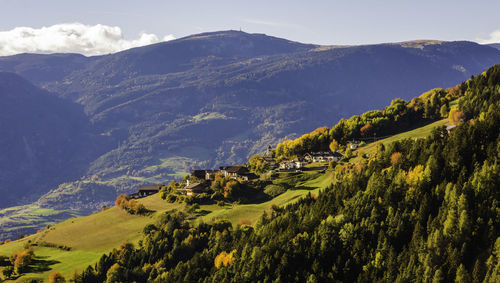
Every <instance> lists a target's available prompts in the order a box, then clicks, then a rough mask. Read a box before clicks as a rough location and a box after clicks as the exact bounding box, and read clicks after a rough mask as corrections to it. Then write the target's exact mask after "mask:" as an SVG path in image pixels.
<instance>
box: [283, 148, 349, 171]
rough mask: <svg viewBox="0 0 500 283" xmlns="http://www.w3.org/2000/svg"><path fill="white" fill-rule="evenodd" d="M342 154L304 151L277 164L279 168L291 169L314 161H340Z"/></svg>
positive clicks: (299, 167)
mask: <svg viewBox="0 0 500 283" xmlns="http://www.w3.org/2000/svg"><path fill="white" fill-rule="evenodd" d="M343 158H344V156H343V155H342V154H340V153H338V152H331V151H320V152H311V153H306V154H305V155H304V156H301V157H298V158H295V159H293V160H284V161H282V162H281V163H280V164H279V169H280V170H293V169H301V168H302V167H304V166H306V165H307V164H310V163H315V162H330V161H340V160H342V159H343Z"/></svg>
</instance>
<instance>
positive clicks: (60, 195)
mask: <svg viewBox="0 0 500 283" xmlns="http://www.w3.org/2000/svg"><path fill="white" fill-rule="evenodd" d="M56 59H57V60H56ZM52 60H55V61H56V62H54V61H52ZM499 62H500V51H498V50H496V49H494V48H491V47H488V46H482V45H479V44H475V43H472V42H439V41H415V42H404V43H394V44H379V45H367V46H316V45H307V44H300V43H296V42H290V41H287V40H284V39H278V38H273V37H268V36H265V35H259V34H246V33H242V32H237V31H224V32H215V33H206V34H200V35H194V36H190V37H186V38H183V39H178V40H174V41H170V42H165V43H159V44H155V45H151V46H146V47H140V48H134V49H131V50H127V51H123V52H119V53H116V54H110V55H105V56H98V57H89V58H87V57H81V56H78V55H60V54H59V55H27V54H24V55H18V56H11V57H3V58H0V69H3V70H10V71H16V72H19V73H20V74H22V75H24V76H26V77H28V78H29V79H30V80H31V81H33V82H36V84H37V85H38V86H40V87H43V88H45V89H47V90H49V91H50V92H52V93H55V94H56V95H58V96H59V97H61V98H64V99H67V100H71V101H73V102H76V103H78V104H80V105H81V106H82V107H83V111H84V113H85V115H86V116H87V119H88V120H89V121H90V125H91V128H92V130H91V131H92V132H93V133H95V134H96V135H98V136H99V137H101V138H105V139H106V142H105V146H103V147H100V148H99V150H101V151H99V150H98V152H99V155H98V156H95V158H93V159H92V160H91V161H90V162H89V163H88V164H81V166H78V168H76V169H77V170H75V171H74V172H80V173H79V175H78V176H75V177H74V178H73V179H72V180H68V179H66V180H67V182H65V183H62V184H60V185H59V186H58V187H57V188H55V187H53V190H52V191H50V192H49V193H47V194H46V195H44V196H43V197H42V198H40V199H39V201H37V203H35V204H34V205H33V207H38V208H40V207H41V208H51V209H58V210H66V209H75V211H80V212H78V213H88V211H89V210H91V209H98V208H99V207H100V205H102V203H106V202H110V201H111V200H112V199H113V198H114V196H115V195H116V193H117V192H131V191H133V190H135V188H136V187H137V186H138V185H140V184H147V183H163V182H164V183H166V182H168V181H169V180H171V179H172V178H180V177H182V175H184V174H185V173H186V172H188V171H189V170H190V169H192V168H195V167H204V168H213V167H217V166H219V165H227V164H232V163H241V162H243V161H245V160H247V159H248V157H249V156H251V155H253V154H255V153H259V152H261V151H263V150H264V149H265V148H266V147H267V146H268V145H269V144H276V143H277V142H279V141H281V140H283V139H285V138H293V137H297V136H299V135H301V134H302V133H305V132H310V131H311V130H312V129H314V128H317V127H318V126H319V125H329V124H331V123H332V121H337V120H338V119H340V118H342V117H349V116H350V115H353V114H355V113H360V112H363V111H366V110H369V109H374V108H379V107H381V106H383V105H386V104H388V102H389V101H391V100H392V99H393V98H396V97H401V98H405V99H408V98H411V97H413V96H416V95H417V94H419V93H421V92H423V91H424V90H427V89H430V88H434V87H437V86H439V87H443V86H454V85H455V84H457V83H459V82H460V81H462V80H464V79H466V78H468V77H470V76H471V75H473V74H477V73H480V72H482V71H483V70H484V69H486V68H487V67H489V66H490V65H493V64H495V63H499ZM45 70H46V71H45ZM44 71H45V72H44ZM37 72H38V73H37ZM58 146H60V147H61V148H64V147H65V146H66V145H65V144H64V143H62V144H59V145H58ZM96 152H97V151H96ZM80 154H82V153H80ZM42 191H43V192H44V193H45V192H47V190H42V189H40V190H39V192H42ZM20 211H23V213H24V210H22V209H20V210H16V212H12V211H11V212H7V213H6V215H5V217H6V218H8V217H9V216H11V215H14V214H16V213H17V214H16V215H19V213H20ZM48 219H50V217H48ZM52 219H54V217H53V218H52ZM11 220H12V219H11ZM9 223H12V225H15V220H13V221H11V222H9ZM9 225H10V224H9ZM9 227H10V226H9Z"/></svg>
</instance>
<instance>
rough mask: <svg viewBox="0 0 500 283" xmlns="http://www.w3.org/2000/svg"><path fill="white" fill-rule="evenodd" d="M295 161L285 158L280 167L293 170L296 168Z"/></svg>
mask: <svg viewBox="0 0 500 283" xmlns="http://www.w3.org/2000/svg"><path fill="white" fill-rule="evenodd" d="M295 166H296V165H295V162H293V161H290V160H285V161H282V162H281V163H280V167H279V168H280V169H281V170H292V169H295Z"/></svg>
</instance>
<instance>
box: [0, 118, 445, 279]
mask: <svg viewBox="0 0 500 283" xmlns="http://www.w3.org/2000/svg"><path fill="white" fill-rule="evenodd" d="M447 123H448V119H443V120H440V121H436V122H434V123H431V124H429V125H426V126H423V127H420V128H417V129H414V130H411V131H408V132H404V133H400V134H397V135H394V136H391V137H389V138H385V139H382V140H379V141H377V142H374V143H370V144H367V145H366V146H364V147H362V148H359V149H358V150H357V152H358V157H356V158H354V159H351V160H350V162H357V161H359V160H360V159H361V157H359V156H360V155H361V154H362V153H366V154H368V155H369V154H371V153H373V152H374V151H375V150H376V148H377V146H378V144H381V143H382V144H388V143H391V142H394V141H397V140H402V139H407V138H413V139H415V138H423V137H426V136H428V135H429V134H430V133H431V131H432V130H433V129H434V128H435V127H439V126H443V125H446V124H447ZM302 174H304V175H306V176H304V177H305V178H304V179H305V181H298V182H294V181H295V180H299V179H300V178H297V177H296V176H295V177H290V176H286V175H285V176H281V177H280V179H279V180H278V181H280V182H294V184H295V186H294V187H295V189H290V190H288V191H286V192H285V193H283V194H281V195H278V196H277V197H275V198H274V199H272V200H269V201H263V202H258V203H251V204H233V205H231V204H226V205H225V206H223V207H221V206H217V205H215V204H210V205H200V208H199V209H198V210H196V212H195V213H194V214H193V218H192V221H195V222H196V221H203V222H212V221H214V220H216V219H227V220H229V221H231V223H233V225H234V226H236V225H237V224H238V221H239V220H240V219H246V220H249V221H250V222H251V223H252V224H255V223H256V222H257V220H258V219H259V217H260V216H261V215H262V213H263V212H264V211H269V210H270V209H271V207H272V206H273V205H276V206H286V205H287V204H290V203H292V202H294V201H297V200H298V199H300V198H301V197H303V196H305V195H306V194H308V193H313V194H317V193H318V192H319V191H320V190H321V189H322V188H325V187H327V186H328V185H329V184H331V183H332V181H333V178H332V173H330V172H329V171H327V172H326V173H324V174H318V173H317V172H316V171H306V172H304V173H302ZM316 175H317V176H316ZM291 178H295V179H291ZM140 202H141V203H143V204H144V205H145V206H146V207H147V208H148V209H150V210H152V211H154V213H153V214H152V215H150V216H136V215H131V214H128V213H127V212H125V211H123V210H121V209H119V208H117V207H113V208H110V209H108V210H105V211H102V212H98V213H94V214H92V215H89V216H87V217H80V218H70V219H68V220H66V221H64V222H61V223H59V224H57V225H54V226H53V227H51V228H50V229H48V230H44V231H42V232H40V233H38V234H35V235H31V236H28V237H26V238H24V239H21V240H18V241H14V242H11V243H8V244H5V245H2V246H0V255H5V256H9V255H10V254H12V253H13V252H14V251H21V250H23V247H24V245H25V244H27V243H28V242H31V243H36V244H38V245H44V244H45V245H47V244H55V245H56V246H67V247H71V250H70V251H66V250H63V249H61V248H57V247H40V246H36V247H35V255H36V256H37V260H36V262H35V264H34V265H33V267H32V270H31V271H30V272H29V273H27V274H26V275H24V276H22V277H21V278H19V279H18V280H19V281H21V282H22V281H24V280H28V279H46V278H48V275H49V274H50V272H52V271H59V272H61V273H62V274H64V275H65V276H69V275H70V274H71V273H72V272H73V271H74V270H81V269H82V268H85V267H86V266H88V265H89V264H93V263H95V262H96V261H97V260H98V259H99V258H100V256H101V255H102V254H103V253H107V252H109V251H111V250H112V249H114V248H117V247H119V246H120V245H121V244H122V243H123V242H125V241H128V242H131V243H136V242H137V241H138V240H139V239H140V237H141V233H142V230H143V228H144V227H145V226H146V225H147V224H150V223H154V222H155V221H156V218H157V217H158V216H159V215H161V214H162V213H163V212H165V211H168V210H172V209H178V210H183V209H185V205H184V204H180V203H173V204H172V203H167V202H166V201H164V200H162V199H161V198H160V197H159V196H158V195H153V196H149V197H146V198H144V199H141V200H140Z"/></svg>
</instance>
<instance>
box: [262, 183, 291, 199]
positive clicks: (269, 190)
mask: <svg viewBox="0 0 500 283" xmlns="http://www.w3.org/2000/svg"><path fill="white" fill-rule="evenodd" d="M284 192H286V187H285V186H283V185H282V184H271V185H267V186H266V188H265V189H264V193H265V194H267V195H269V196H271V197H276V196H278V195H281V194H282V193H284Z"/></svg>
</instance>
